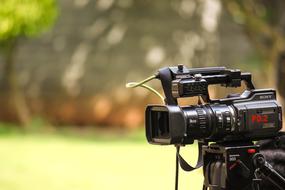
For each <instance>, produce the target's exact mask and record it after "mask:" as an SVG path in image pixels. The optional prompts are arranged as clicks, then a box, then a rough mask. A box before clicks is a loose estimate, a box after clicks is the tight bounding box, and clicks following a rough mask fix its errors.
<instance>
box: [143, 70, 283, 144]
mask: <svg viewBox="0 0 285 190" xmlns="http://www.w3.org/2000/svg"><path fill="white" fill-rule="evenodd" d="M157 78H159V79H160V80H161V83H162V87H163V90H164V94H165V103H166V105H149V106H147V108H146V112H145V117H146V121H145V125H146V136H147V140H148V142H149V143H152V144H160V145H169V144H181V145H186V144H192V143H193V142H194V140H195V139H198V140H199V139H203V140H204V141H207V142H230V141H245V140H251V141H254V140H260V139H265V138H270V137H274V136H275V135H276V133H278V131H280V129H281V128H282V110H281V106H280V105H279V104H278V103H277V101H276V91H275V90H273V89H254V86H253V84H252V79H251V74H250V73H242V72H241V71H240V70H230V69H226V68H225V67H209V68H195V69H187V68H186V67H185V66H183V65H178V66H177V67H168V68H163V69H160V70H159V72H158V74H157ZM241 82H244V83H245V86H246V90H245V91H244V92H243V93H242V94H230V95H228V96H227V97H226V98H224V99H215V100H214V99H210V96H209V92H208V86H209V85H213V84H220V85H222V86H225V87H239V86H241ZM193 96H199V97H201V98H202V99H203V102H204V103H203V104H199V105H191V106H179V105H178V103H177V99H178V98H184V97H193Z"/></svg>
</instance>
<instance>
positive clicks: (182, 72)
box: [156, 65, 254, 105]
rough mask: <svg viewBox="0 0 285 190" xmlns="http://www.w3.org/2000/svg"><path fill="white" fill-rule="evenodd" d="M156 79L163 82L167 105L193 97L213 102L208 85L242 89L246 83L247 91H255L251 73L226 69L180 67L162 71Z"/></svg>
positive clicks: (167, 68)
mask: <svg viewBox="0 0 285 190" xmlns="http://www.w3.org/2000/svg"><path fill="white" fill-rule="evenodd" d="M156 78H158V79H160V80H161V84H162V87H163V91H164V94H165V103H166V104H168V105H177V104H178V103H177V98H182V97H193V96H201V97H202V98H203V100H204V101H205V102H213V100H211V99H210V96H209V92H208V85H213V84H221V85H222V86H225V87H240V86H241V81H244V83H245V85H246V88H247V90H252V89H254V86H253V83H252V80H251V74H250V73H241V71H240V70H232V69H226V68H225V67H207V68H194V69H187V68H186V67H185V66H183V65H178V66H177V67H166V68H162V69H160V70H159V71H158V74H157V75H156Z"/></svg>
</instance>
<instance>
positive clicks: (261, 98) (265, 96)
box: [259, 95, 272, 100]
mask: <svg viewBox="0 0 285 190" xmlns="http://www.w3.org/2000/svg"><path fill="white" fill-rule="evenodd" d="M259 99H260V100H268V99H272V95H261V96H259Z"/></svg>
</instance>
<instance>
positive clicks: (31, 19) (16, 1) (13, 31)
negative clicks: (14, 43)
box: [0, 0, 58, 41]
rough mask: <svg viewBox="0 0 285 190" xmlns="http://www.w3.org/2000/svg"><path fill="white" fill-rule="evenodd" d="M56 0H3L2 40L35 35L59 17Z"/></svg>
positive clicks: (1, 11) (0, 7) (1, 14)
mask: <svg viewBox="0 0 285 190" xmlns="http://www.w3.org/2000/svg"><path fill="white" fill-rule="evenodd" d="M55 5H56V2H55V0H1V6H0V41H6V40H9V39H12V38H16V37H18V36H34V35H36V34H39V33H40V32H42V31H43V30H45V29H47V28H48V27H50V25H51V24H52V23H54V21H55V18H56V17H57V14H58V13H57V8H56V6H55Z"/></svg>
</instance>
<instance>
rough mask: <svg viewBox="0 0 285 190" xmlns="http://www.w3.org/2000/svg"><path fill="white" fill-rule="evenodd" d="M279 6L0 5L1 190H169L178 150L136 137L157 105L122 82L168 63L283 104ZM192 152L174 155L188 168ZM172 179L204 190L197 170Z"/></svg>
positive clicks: (59, 0)
mask: <svg viewBox="0 0 285 190" xmlns="http://www.w3.org/2000/svg"><path fill="white" fill-rule="evenodd" d="M284 8H285V2H284V1H283V0H273V1H267V0H258V1H257V0H169V1H163V0H156V1H151V0H144V1H141V0H1V1H0V90H1V93H0V105H1V106H0V121H1V124H0V171H1V172H0V189H5V190H26V189H43V190H44V189H49V190H56V189H61V190H65V189H68V190H72V189H84V190H89V189H90V190H91V189H100V190H104V189H106V190H107V189H134V188H135V189H173V188H174V160H175V148H174V147H172V146H171V147H161V146H151V145H148V144H147V142H146V139H145V137H144V128H143V126H144V109H145V106H146V105H147V104H150V103H160V102H159V98H157V97H156V96H155V95H153V94H151V93H149V92H148V91H146V90H144V89H126V88H125V83H126V82H129V81H139V80H142V79H144V78H146V77H148V76H150V75H152V74H153V73H155V72H156V71H157V69H159V68H161V67H165V66H175V65H177V64H184V65H186V66H187V67H205V66H226V67H228V68H235V69H241V70H242V71H247V72H251V73H252V74H253V81H254V84H255V86H256V87H257V88H275V89H277V92H278V99H279V101H280V102H281V103H282V105H284V98H285V65H284V64H285V12H284ZM150 85H151V86H153V87H154V88H156V89H158V90H159V91H161V88H160V84H159V82H158V81H154V82H151V83H150ZM242 90H243V88H238V89H223V88H220V87H213V88H211V89H210V93H211V96H212V97H224V96H226V95H227V93H230V92H241V91H242ZM184 103H186V104H190V103H194V102H187V101H184ZM196 148H197V147H196V145H195V144H194V145H191V146H187V147H186V148H184V149H183V154H185V157H187V159H189V160H191V161H192V162H193V163H194V162H195V159H196V156H197V154H196V152H197V150H196ZM180 179H181V180H180V189H181V190H183V189H193V190H194V189H201V187H202V182H203V175H202V171H201V170H197V171H195V172H192V173H184V172H181V178H180Z"/></svg>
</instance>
